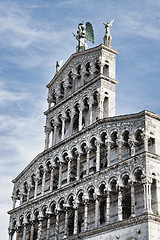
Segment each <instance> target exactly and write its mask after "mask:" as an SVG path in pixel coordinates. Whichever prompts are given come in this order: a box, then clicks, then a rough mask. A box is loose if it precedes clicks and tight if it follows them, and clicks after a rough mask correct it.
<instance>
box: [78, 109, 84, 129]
mask: <svg viewBox="0 0 160 240" xmlns="http://www.w3.org/2000/svg"><path fill="white" fill-rule="evenodd" d="M78 109H79V131H81V130H82V111H83V108H82V106H79V108H78Z"/></svg>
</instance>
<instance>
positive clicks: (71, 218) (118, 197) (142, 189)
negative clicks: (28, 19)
mask: <svg viewBox="0 0 160 240" xmlns="http://www.w3.org/2000/svg"><path fill="white" fill-rule="evenodd" d="M117 53H118V52H117V51H116V50H114V49H112V48H111V47H108V46H105V45H99V46H97V47H95V48H92V49H88V50H86V51H83V52H79V53H75V54H73V55H72V56H71V57H70V58H69V59H68V61H67V62H66V63H65V64H64V65H63V67H62V68H61V69H60V70H59V71H58V72H57V73H56V74H55V76H54V78H53V79H52V80H51V81H50V83H49V84H48V85H47V88H48V98H47V101H48V109H47V110H46V112H45V116H46V126H45V149H44V151H43V152H41V153H40V154H39V155H38V156H36V157H35V158H34V159H33V160H32V161H31V162H30V164H29V165H28V166H27V167H26V168H25V169H24V170H23V171H22V172H21V173H20V174H19V175H18V176H17V177H16V178H15V179H14V180H13V184H14V187H13V193H12V199H13V209H12V210H10V211H9V214H10V223H9V240H13V239H15V238H16V239H17V240H53V239H55V240H61V239H93V240H103V239H110V240H116V239H120V240H121V239H123V240H151V239H152V240H158V239H160V238H159V236H160V116H158V115H156V114H154V113H151V112H149V111H142V112H140V113H137V114H130V115H124V116H115V85H116V84H117V80H116V76H115V63H116V54H117Z"/></svg>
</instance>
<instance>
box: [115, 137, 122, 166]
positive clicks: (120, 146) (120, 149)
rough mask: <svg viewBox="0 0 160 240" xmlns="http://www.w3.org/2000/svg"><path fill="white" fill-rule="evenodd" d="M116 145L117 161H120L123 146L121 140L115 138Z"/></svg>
mask: <svg viewBox="0 0 160 240" xmlns="http://www.w3.org/2000/svg"><path fill="white" fill-rule="evenodd" d="M116 142H117V145H118V159H119V162H121V161H122V146H123V142H122V140H121V139H117V141H116Z"/></svg>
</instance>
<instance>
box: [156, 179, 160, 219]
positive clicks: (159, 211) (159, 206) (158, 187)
mask: <svg viewBox="0 0 160 240" xmlns="http://www.w3.org/2000/svg"><path fill="white" fill-rule="evenodd" d="M156 202H157V214H158V215H159V216H160V181H158V180H156Z"/></svg>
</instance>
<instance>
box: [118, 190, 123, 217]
mask: <svg viewBox="0 0 160 240" xmlns="http://www.w3.org/2000/svg"><path fill="white" fill-rule="evenodd" d="M122 219H123V216H122V189H121V187H118V221H122Z"/></svg>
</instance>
